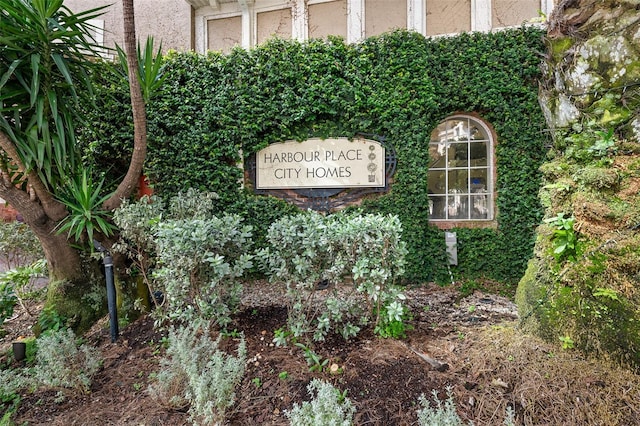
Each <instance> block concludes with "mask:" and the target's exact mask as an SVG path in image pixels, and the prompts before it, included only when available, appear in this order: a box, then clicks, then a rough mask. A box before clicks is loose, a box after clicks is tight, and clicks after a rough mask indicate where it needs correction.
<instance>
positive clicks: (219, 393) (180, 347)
mask: <svg viewBox="0 0 640 426" xmlns="http://www.w3.org/2000/svg"><path fill="white" fill-rule="evenodd" d="M201 325H202V327H201ZM210 325H211V324H210V323H207V322H197V323H195V324H192V325H190V326H186V327H180V328H178V329H172V330H170V332H169V346H168V348H167V353H166V355H165V357H164V358H163V359H162V361H161V365H162V367H161V370H160V372H159V373H158V375H157V381H156V382H155V383H154V384H153V385H151V387H150V389H149V390H150V393H151V395H152V396H153V397H154V398H155V399H157V400H158V401H159V402H160V403H162V404H163V405H167V406H170V407H172V408H177V409H180V408H186V407H187V406H190V408H189V413H190V414H191V418H192V420H193V421H194V422H195V423H196V424H219V423H221V422H222V421H223V420H224V415H225V411H226V409H227V408H229V407H230V406H231V405H232V404H233V403H234V401H235V393H234V388H235V386H236V385H237V384H238V383H239V382H240V380H241V379H242V376H243V375H244V366H245V360H246V352H247V351H246V346H245V340H244V336H243V337H241V338H240V343H239V345H238V351H237V353H238V356H237V357H234V356H231V355H228V354H226V353H224V352H222V351H220V350H219V349H218V345H219V344H220V340H221V336H218V338H217V339H216V340H212V339H211V337H210Z"/></svg>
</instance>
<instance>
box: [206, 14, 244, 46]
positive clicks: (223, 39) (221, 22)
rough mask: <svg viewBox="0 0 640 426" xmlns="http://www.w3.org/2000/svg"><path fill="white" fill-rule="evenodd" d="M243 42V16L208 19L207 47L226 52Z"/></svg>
mask: <svg viewBox="0 0 640 426" xmlns="http://www.w3.org/2000/svg"><path fill="white" fill-rule="evenodd" d="M241 43H242V17H241V16H234V17H231V18H222V19H211V20H209V21H207V49H208V50H219V51H222V52H225V53H228V52H230V51H231V48H233V47H234V46H239V45H240V44H241Z"/></svg>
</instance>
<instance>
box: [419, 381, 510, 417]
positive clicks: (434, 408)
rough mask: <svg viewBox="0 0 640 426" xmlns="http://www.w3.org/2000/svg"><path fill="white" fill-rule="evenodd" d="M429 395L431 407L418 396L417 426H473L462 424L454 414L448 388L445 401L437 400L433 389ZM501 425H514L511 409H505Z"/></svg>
mask: <svg viewBox="0 0 640 426" xmlns="http://www.w3.org/2000/svg"><path fill="white" fill-rule="evenodd" d="M431 393H432V395H433V400H434V401H435V403H434V404H433V405H432V404H431V403H430V402H429V400H428V399H427V398H426V397H425V396H424V395H420V398H418V402H419V403H420V406H421V407H422V408H421V409H420V410H418V425H419V426H473V422H469V423H464V422H463V421H462V419H461V418H460V416H459V415H458V413H457V412H456V405H455V402H453V394H452V390H451V388H450V387H448V388H447V399H446V401H444V402H442V401H441V400H440V399H439V398H438V392H437V391H436V390H435V389H434V390H433V391H432V392H431ZM502 424H503V425H504V426H514V425H515V418H514V413H513V409H512V408H511V407H508V408H507V412H506V416H505V419H504V421H503V423H502Z"/></svg>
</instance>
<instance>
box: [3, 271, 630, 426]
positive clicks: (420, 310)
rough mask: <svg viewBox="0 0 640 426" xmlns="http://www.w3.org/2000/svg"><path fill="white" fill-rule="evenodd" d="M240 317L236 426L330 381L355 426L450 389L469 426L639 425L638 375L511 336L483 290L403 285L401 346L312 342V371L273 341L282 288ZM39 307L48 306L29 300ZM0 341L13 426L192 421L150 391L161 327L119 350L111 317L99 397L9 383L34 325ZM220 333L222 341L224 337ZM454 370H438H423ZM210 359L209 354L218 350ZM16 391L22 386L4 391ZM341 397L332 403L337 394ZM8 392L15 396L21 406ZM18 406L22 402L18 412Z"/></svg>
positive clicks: (398, 416) (231, 413)
mask: <svg viewBox="0 0 640 426" xmlns="http://www.w3.org/2000/svg"><path fill="white" fill-rule="evenodd" d="M245 289H246V290H248V291H245V292H244V294H243V296H242V302H241V307H240V311H239V313H238V314H236V315H234V320H233V323H232V324H231V325H230V327H231V330H232V331H233V330H236V331H237V334H236V333H232V332H229V333H227V334H225V335H224V336H222V338H221V341H220V344H219V346H218V349H219V350H221V351H224V352H225V353H226V354H228V355H229V356H234V357H235V356H237V353H238V352H237V350H238V344H239V342H240V340H241V337H240V333H242V334H243V335H244V340H245V342H246V351H247V352H246V353H247V355H246V362H245V363H244V368H245V372H244V375H243V376H242V379H241V381H240V383H239V384H238V386H236V387H235V403H234V405H233V406H231V407H230V408H228V409H226V418H227V422H228V424H231V425H247V426H248V425H255V424H271V425H288V424H290V423H289V418H288V417H287V412H289V411H291V410H293V409H294V407H295V405H296V404H297V406H299V407H302V406H303V405H304V403H305V402H308V403H312V401H313V399H314V395H311V394H310V393H309V392H308V389H307V387H308V385H309V384H310V383H311V381H312V380H313V379H318V380H322V381H323V382H325V383H330V384H332V385H333V386H334V387H335V388H336V389H337V390H339V391H340V393H341V394H342V395H344V396H345V397H346V398H348V399H349V400H350V401H351V403H352V405H353V406H354V407H355V410H356V411H355V413H354V415H353V421H354V422H353V424H355V425H364V424H374V425H392V424H393V425H409V424H418V423H417V422H418V412H419V411H420V410H422V408H423V405H421V403H420V401H419V398H420V396H421V395H423V394H424V396H425V398H427V400H428V401H429V402H430V404H431V406H432V408H435V407H436V405H437V402H436V400H435V399H434V397H433V394H432V391H434V390H435V391H436V392H437V394H438V400H439V401H440V402H441V403H443V404H444V403H445V402H446V401H447V399H448V394H447V389H448V388H449V389H450V390H451V397H452V402H453V403H454V404H455V412H456V414H457V416H458V417H459V418H460V420H461V421H462V422H463V424H467V423H469V422H470V421H473V423H474V424H475V425H487V426H488V425H500V424H503V422H504V420H505V419H506V418H507V413H508V411H509V409H512V410H513V412H514V415H515V424H516V425H537V424H567V425H576V426H578V425H601V424H607V425H628V424H634V423H637V422H638V421H640V418H638V410H639V409H640V407H639V403H638V401H639V400H640V395H638V392H639V391H638V390H639V389H640V378H639V377H638V376H637V375H635V374H633V373H631V372H629V371H627V370H624V369H620V368H618V367H614V366H611V365H610V364H609V363H607V362H605V361H595V360H592V359H589V358H585V357H583V356H581V355H580V354H579V353H578V352H576V350H575V349H562V346H561V345H560V343H559V342H558V343H557V344H549V343H545V342H543V341H541V340H539V339H537V338H535V337H533V336H529V335H526V334H521V333H519V332H518V331H517V330H516V328H515V327H516V322H515V319H516V316H515V306H514V305H513V304H512V303H511V302H510V301H509V300H508V299H506V298H503V297H500V296H495V295H491V294H489V293H485V292H480V291H477V292H475V293H473V294H470V295H466V296H462V295H461V292H460V287H459V286H458V288H456V287H453V286H450V287H446V288H442V287H439V286H424V287H421V288H415V289H409V290H407V292H406V293H407V300H408V302H407V304H408V306H409V307H410V309H411V311H412V313H413V320H412V321H411V324H412V325H413V329H412V330H409V331H408V332H407V338H406V339H403V340H395V339H380V338H378V337H376V336H375V335H374V334H373V332H372V330H371V329H370V330H368V331H367V332H365V333H363V334H362V336H361V337H358V338H356V339H353V340H352V341H350V343H348V344H344V343H343V342H342V341H341V339H342V338H341V337H337V338H332V339H328V340H327V341H325V342H317V343H316V344H315V346H314V350H315V351H316V352H317V353H318V354H319V355H320V356H322V357H323V358H329V359H330V362H329V365H332V364H334V363H335V364H337V365H338V366H340V369H341V371H340V372H339V373H337V374H336V373H332V372H331V369H328V370H323V371H322V372H320V371H310V368H309V366H308V364H307V362H306V361H305V359H304V356H303V352H302V351H301V350H300V349H298V348H297V347H294V346H290V347H287V348H282V347H276V346H275V345H274V344H273V343H272V339H273V337H275V335H274V331H275V330H276V329H277V328H278V327H281V326H283V325H285V324H286V318H287V315H286V308H285V306H286V299H285V298H282V295H283V294H284V290H285V289H284V287H282V286H274V285H273V284H270V283H268V282H266V281H259V282H255V283H251V284H249V283H247V286H246V287H245ZM28 303H29V307H30V308H31V310H32V311H33V312H37V310H38V306H42V304H41V302H40V301H39V300H37V299H29V301H28ZM17 310H18V311H17V315H18V316H17V317H16V318H14V319H13V320H12V321H9V322H7V323H5V327H4V328H5V330H6V333H7V334H5V335H4V337H3V338H2V340H0V354H1V355H0V363H1V365H2V369H1V370H0V390H1V392H2V407H3V408H2V409H3V410H6V411H7V412H8V413H10V415H11V416H12V417H11V419H12V420H11V422H14V423H10V422H9V423H6V422H5V424H28V425H41V424H48V425H69V424H73V423H80V424H118V425H125V424H157V425H187V424H193V423H192V422H191V421H190V420H189V418H190V416H191V415H190V413H189V412H188V410H187V408H176V407H173V408H171V407H169V406H167V405H165V404H164V403H160V402H159V401H158V399H156V398H154V397H153V396H152V394H151V393H150V392H149V386H151V385H153V384H155V383H157V377H158V375H159V374H160V371H161V370H162V369H163V367H162V365H163V361H162V360H163V359H165V358H166V357H167V356H168V355H170V354H169V353H168V352H167V351H168V342H167V338H168V337H169V335H168V334H167V333H166V332H159V331H158V330H157V329H154V327H153V323H154V320H153V319H152V318H150V317H148V316H145V317H142V318H140V319H139V320H137V321H135V322H133V323H132V324H130V325H128V326H126V327H123V328H122V329H121V336H120V338H119V339H118V341H117V342H115V343H111V339H110V335H109V330H108V326H107V324H106V322H102V323H101V324H99V325H97V326H96V327H95V328H94V329H92V330H91V331H90V332H89V333H88V334H87V335H86V336H85V341H84V344H89V345H91V346H92V347H94V348H95V349H97V350H98V351H99V353H100V357H101V358H102V359H103V364H102V367H101V368H100V369H99V370H98V371H97V372H96V374H94V375H93V376H92V381H91V386H90V392H89V393H81V392H80V393H78V392H69V391H65V398H64V399H63V400H62V399H60V395H59V394H58V391H57V390H55V389H51V388H46V387H42V388H34V387H29V386H27V387H24V384H22V385H20V384H19V383H16V382H15V381H11V382H8V381H7V379H6V376H7V375H8V374H9V373H18V372H26V369H28V368H33V364H32V363H30V362H29V361H27V364H22V363H17V362H15V361H14V360H13V358H12V355H11V348H10V343H11V342H12V341H13V340H14V339H16V338H17V337H18V336H20V335H21V336H28V335H29V332H30V329H29V327H30V326H32V325H33V322H34V318H33V317H29V316H28V315H27V314H25V313H24V312H23V311H21V308H19V307H18V308H17ZM211 337H212V338H213V339H217V338H218V337H219V335H218V336H216V335H215V334H214V335H212V336H211ZM412 349H414V350H415V351H416V352H418V353H420V354H421V355H422V356H424V357H428V358H429V359H431V360H438V361H439V362H442V363H446V365H447V368H446V369H443V368H441V369H440V370H438V369H436V368H435V367H433V366H432V365H431V364H429V363H428V362H426V361H425V360H424V359H423V358H422V357H421V356H419V355H417V354H416V353H415V352H413V351H412ZM210 352H211V351H210ZM10 385H13V386H14V387H13V388H9V386H10ZM336 396H337V395H336ZM12 398H13V399H12ZM15 401H18V403H16V404H14V402H15Z"/></svg>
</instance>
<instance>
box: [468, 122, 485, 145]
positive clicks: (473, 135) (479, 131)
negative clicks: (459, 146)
mask: <svg viewBox="0 0 640 426" xmlns="http://www.w3.org/2000/svg"><path fill="white" fill-rule="evenodd" d="M469 139H471V140H474V141H479V140H482V141H488V140H489V135H488V134H487V132H486V131H485V130H484V129H483V128H482V127H480V126H477V125H475V124H473V123H471V126H470V127H469Z"/></svg>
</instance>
